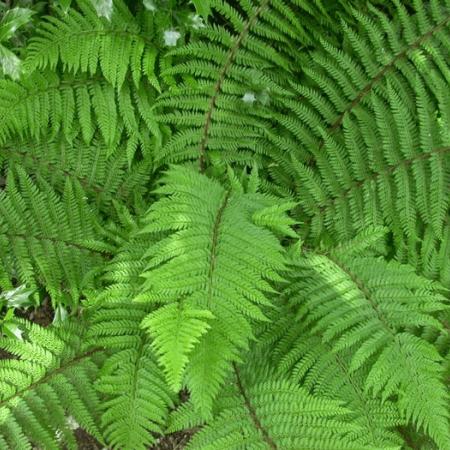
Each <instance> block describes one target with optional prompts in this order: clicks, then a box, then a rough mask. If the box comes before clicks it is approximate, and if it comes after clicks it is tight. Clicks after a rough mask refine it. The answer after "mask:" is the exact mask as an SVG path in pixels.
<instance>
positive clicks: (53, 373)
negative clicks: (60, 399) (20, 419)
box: [0, 348, 104, 408]
mask: <svg viewBox="0 0 450 450" xmlns="http://www.w3.org/2000/svg"><path fill="white" fill-rule="evenodd" d="M102 351H104V350H103V349H99V348H97V349H92V350H89V351H86V352H84V353H83V354H81V355H78V356H76V357H75V358H73V359H71V360H69V361H68V362H67V363H65V364H63V365H61V366H59V367H58V368H56V369H53V370H51V371H50V372H49V373H47V374H46V375H45V376H44V377H43V378H41V379H40V380H38V381H36V382H34V383H31V384H30V385H29V386H27V387H26V388H24V389H20V390H19V391H17V392H16V393H15V394H14V395H12V396H11V397H8V398H6V399H5V400H2V401H0V408H2V407H4V406H6V405H7V404H8V403H9V402H11V401H12V400H14V399H16V398H19V397H23V396H25V395H26V394H27V393H28V392H31V391H32V390H34V389H35V388H36V387H37V386H40V385H42V384H45V383H47V382H48V381H49V380H51V379H52V378H53V377H55V376H57V375H59V374H60V373H62V372H64V371H65V370H67V369H69V368H70V367H72V366H76V365H77V364H78V363H79V362H81V361H83V360H85V359H89V358H91V357H92V356H93V355H95V354H96V353H100V352H102Z"/></svg>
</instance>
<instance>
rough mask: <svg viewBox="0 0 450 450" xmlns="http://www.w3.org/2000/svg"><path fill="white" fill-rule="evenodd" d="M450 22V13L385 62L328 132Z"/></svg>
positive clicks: (340, 123) (336, 128) (333, 129)
mask: <svg viewBox="0 0 450 450" xmlns="http://www.w3.org/2000/svg"><path fill="white" fill-rule="evenodd" d="M449 22H450V14H449V15H447V16H446V17H445V19H443V20H442V21H441V22H439V23H438V24H437V25H434V26H433V27H431V28H430V29H429V30H428V31H427V32H425V33H423V34H421V35H420V36H419V37H418V38H417V39H416V40H415V41H414V42H412V43H411V44H409V45H407V46H406V47H405V48H404V49H403V50H402V51H401V52H399V53H397V54H396V55H395V56H394V57H393V58H392V59H391V60H390V61H389V62H388V63H387V64H385V65H384V66H383V67H382V68H381V69H380V70H379V71H378V72H377V74H376V75H375V76H374V77H373V78H372V79H371V80H370V81H369V82H368V83H367V84H366V85H365V86H364V87H363V88H362V89H361V90H360V91H359V92H358V94H357V95H356V96H355V98H354V99H353V101H351V102H350V103H349V104H348V106H347V107H346V108H345V109H344V110H343V111H342V112H341V113H340V114H339V116H338V117H337V118H336V120H335V121H334V122H333V123H332V124H331V126H330V127H329V128H328V130H327V133H329V134H332V133H334V132H335V131H337V130H338V129H339V128H340V127H341V125H342V123H343V121H344V118H345V115H346V114H347V113H349V112H351V111H352V110H353V109H354V108H356V107H357V106H358V105H359V104H360V103H361V102H362V100H363V99H364V98H365V97H366V96H367V95H368V94H369V93H370V92H371V91H372V89H373V88H374V87H375V86H376V85H377V83H379V82H380V81H381V80H382V79H383V78H384V77H385V75H387V74H388V73H389V72H390V71H391V70H392V69H393V68H394V67H395V65H396V63H397V62H398V61H400V60H401V59H403V58H405V57H406V56H408V53H409V52H410V51H411V50H415V49H417V48H418V47H419V46H420V45H422V44H423V43H424V42H425V41H427V40H428V39H430V38H431V37H433V35H434V34H435V33H436V32H438V31H440V30H441V29H442V28H444V27H445V26H446V25H447V24H448V23H449ZM324 144H325V141H324V140H323V139H321V141H320V144H319V148H322V147H323V146H324Z"/></svg>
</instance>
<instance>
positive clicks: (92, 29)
mask: <svg viewBox="0 0 450 450" xmlns="http://www.w3.org/2000/svg"><path fill="white" fill-rule="evenodd" d="M76 3H77V5H78V7H79V11H77V10H76V9H75V8H73V7H72V8H70V9H69V11H68V12H67V13H64V12H63V11H61V13H60V15H59V17H54V16H50V17H48V18H47V19H46V20H45V21H41V23H40V26H39V28H38V29H37V32H36V35H35V36H34V37H33V38H32V40H31V43H30V44H29V46H28V48H27V58H26V61H25V64H24V65H25V68H26V69H27V70H29V71H34V70H36V69H39V70H42V69H46V68H51V69H55V68H56V66H57V65H58V63H59V62H61V63H62V65H63V67H64V69H65V70H67V71H68V72H71V73H74V74H75V73H78V72H84V73H88V74H90V75H95V74H96V73H97V70H98V69H100V70H101V72H102V74H103V76H104V77H105V79H106V80H107V81H108V82H109V83H111V85H112V86H114V87H116V88H119V89H120V88H121V87H122V85H123V84H124V81H125V78H126V77H127V75H128V74H130V75H131V77H132V78H133V81H134V84H135V85H136V86H138V85H139V84H140V81H141V78H142V76H143V75H145V74H146V71H147V70H149V69H150V70H151V64H152V59H154V58H155V53H156V48H155V46H154V45H153V44H152V43H151V41H149V39H148V38H146V37H145V35H144V34H143V33H142V32H141V29H140V26H139V24H138V23H137V21H136V19H135V17H134V16H133V15H132V14H131V13H130V11H129V10H128V9H127V7H126V6H125V4H124V2H122V1H121V0H114V14H112V20H111V21H106V20H102V19H101V18H100V17H98V15H97V13H96V11H95V9H94V7H93V5H92V2H91V1H89V0H77V2H76ZM117 55H120V58H118V57H117ZM153 78H154V77H152V79H153Z"/></svg>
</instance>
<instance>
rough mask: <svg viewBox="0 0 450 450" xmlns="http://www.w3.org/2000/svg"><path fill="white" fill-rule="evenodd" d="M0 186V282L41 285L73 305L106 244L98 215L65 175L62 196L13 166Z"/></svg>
mask: <svg viewBox="0 0 450 450" xmlns="http://www.w3.org/2000/svg"><path fill="white" fill-rule="evenodd" d="M6 183H7V184H6V189H5V190H2V191H1V192H0V248H1V256H0V258H1V268H0V274H1V276H0V282H1V285H2V288H4V289H8V288H11V286H12V282H13V280H19V281H20V282H21V283H26V284H28V285H30V286H34V287H39V286H42V287H44V288H45V289H46V291H47V292H48V293H49V295H50V297H51V298H52V301H53V302H54V303H55V304H60V303H63V304H69V305H73V306H75V305H77V303H78V300H79V298H80V296H81V295H82V292H83V290H84V289H89V288H92V287H93V286H94V285H95V274H96V273H98V272H99V270H100V268H101V267H102V266H103V263H104V262H105V258H106V257H107V255H108V252H110V251H112V250H113V249H112V248H111V245H109V244H107V243H106V242H105V241H104V240H103V236H102V234H100V233H99V228H98V227H97V223H98V218H97V217H96V215H95V214H94V213H93V211H92V209H91V208H90V207H89V206H88V203H87V202H86V200H85V199H84V198H83V197H84V192H83V191H80V190H79V189H76V186H74V185H73V184H72V183H71V182H70V181H67V182H66V184H65V186H64V192H63V194H62V196H58V195H57V194H55V192H54V191H53V189H52V188H51V187H50V186H49V185H48V184H47V183H46V182H45V181H43V180H40V182H39V183H38V184H35V183H33V182H32V181H31V179H30V178H29V177H28V176H27V175H26V174H25V173H24V172H23V171H22V170H20V169H19V168H17V171H16V173H14V172H12V171H11V172H9V173H8V175H7V182H6Z"/></svg>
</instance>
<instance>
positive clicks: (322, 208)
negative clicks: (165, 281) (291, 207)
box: [305, 147, 450, 223]
mask: <svg viewBox="0 0 450 450" xmlns="http://www.w3.org/2000/svg"><path fill="white" fill-rule="evenodd" d="M448 152H450V147H437V148H435V149H433V150H430V151H429V152H424V153H416V154H415V155H414V156H413V157H411V158H407V159H402V160H400V161H398V162H397V163H396V164H392V165H389V166H386V168H385V169H384V170H381V171H379V172H374V173H371V174H370V175H369V176H368V177H367V178H364V179H363V180H359V181H356V182H354V183H353V185H352V186H351V187H350V188H348V189H346V190H345V191H342V192H341V193H339V195H337V196H335V197H332V198H330V199H329V200H328V201H327V202H326V203H324V204H323V205H320V206H318V207H317V210H316V211H315V212H314V214H313V216H314V217H315V216H317V215H323V214H325V212H326V211H327V210H328V208H333V207H334V204H335V203H336V202H338V201H339V200H345V199H347V198H348V197H349V195H350V194H352V193H353V192H354V190H355V189H361V188H362V187H363V186H364V185H365V184H366V183H369V182H371V181H374V180H377V179H378V178H379V177H382V176H384V175H390V174H392V173H393V172H395V171H396V170H397V169H399V168H400V167H402V166H405V167H408V166H410V165H411V164H413V163H414V162H415V161H420V160H425V159H428V158H430V157H431V156H433V155H436V154H441V153H442V154H445V153H448ZM310 221H311V217H309V218H306V219H305V223H309V222H310Z"/></svg>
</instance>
